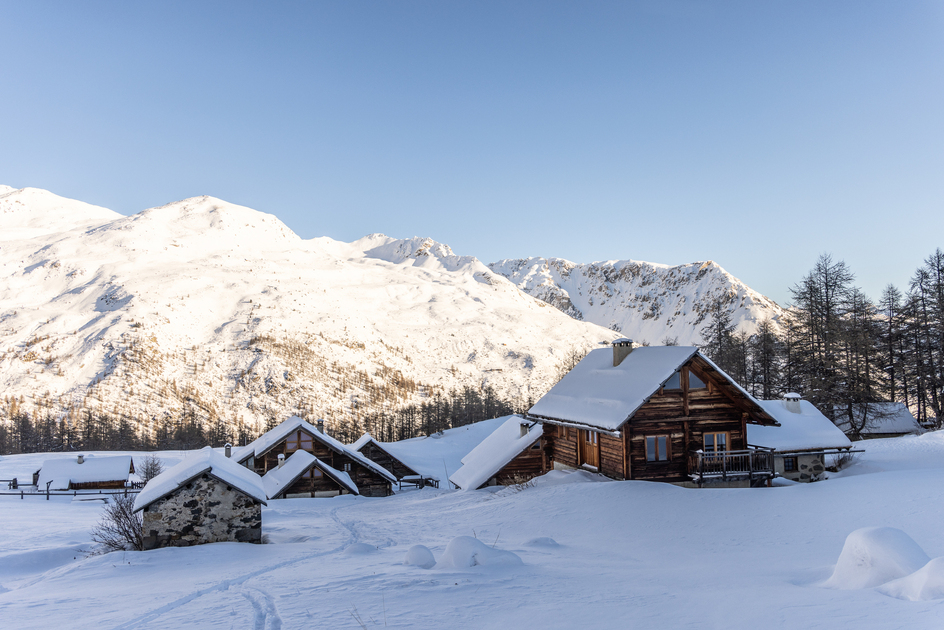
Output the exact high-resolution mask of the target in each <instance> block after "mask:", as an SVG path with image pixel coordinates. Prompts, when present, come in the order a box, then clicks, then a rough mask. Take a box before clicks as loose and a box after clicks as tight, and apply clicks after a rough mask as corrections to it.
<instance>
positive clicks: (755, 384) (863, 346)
mask: <svg viewBox="0 0 944 630" xmlns="http://www.w3.org/2000/svg"><path fill="white" fill-rule="evenodd" d="M854 280H855V276H854V274H853V272H852V270H851V269H850V268H849V267H848V265H846V263H845V262H843V261H841V260H834V259H833V258H832V256H830V255H829V254H823V255H821V256H820V257H819V259H818V260H817V261H816V264H815V265H814V266H813V268H812V269H811V270H810V271H809V272H808V273H807V274H806V275H805V276H804V277H803V278H802V280H800V282H798V283H797V284H795V285H794V286H793V287H792V288H791V289H790V294H791V298H792V300H793V303H792V305H791V306H790V307H789V308H788V309H787V311H786V315H785V317H784V320H783V321H782V322H780V324H781V325H780V327H779V330H778V327H777V326H775V325H774V323H773V322H771V321H769V320H765V321H762V322H760V324H759V325H758V327H757V330H756V332H755V333H754V334H753V335H748V334H747V333H745V332H743V331H739V332H738V331H736V330H735V326H734V325H733V324H732V322H731V315H730V313H729V312H726V311H724V310H723V309H721V308H720V305H718V306H717V307H716V308H714V309H713V310H712V313H711V316H710V317H709V321H708V323H707V325H706V326H705V327H704V328H703V329H702V331H701V333H702V337H703V341H704V343H703V346H702V350H703V351H704V352H705V354H706V355H707V356H708V357H709V358H710V359H711V360H712V361H714V362H715V363H717V364H718V366H719V367H720V368H721V369H723V370H724V371H725V372H727V373H728V374H729V375H730V376H732V377H733V378H734V379H735V380H737V381H738V382H739V383H740V384H741V385H742V386H743V387H745V388H746V389H747V390H748V391H750V393H751V394H752V395H754V396H756V397H758V398H762V399H771V398H776V397H779V396H780V395H782V394H784V393H787V392H797V393H799V394H801V395H802V396H803V397H804V398H806V399H807V400H809V401H810V402H812V403H813V404H814V405H815V406H816V407H817V408H818V409H820V410H821V411H822V412H823V413H824V414H825V415H826V416H828V417H829V418H830V419H832V420H833V421H834V422H841V421H844V422H848V423H849V426H850V427H852V429H853V431H856V432H858V431H862V430H864V429H865V428H867V427H868V426H870V425H871V424H873V423H874V422H875V421H876V420H878V419H879V418H880V417H881V413H880V411H879V407H878V406H876V405H875V403H881V402H890V401H894V402H902V403H904V404H905V405H906V406H907V407H908V408H909V409H911V411H912V412H913V413H914V414H915V416H916V417H917V419H918V420H919V422H921V423H922V424H926V425H930V426H935V427H937V428H940V427H941V424H942V420H944V417H942V413H941V405H942V402H944V401H942V398H944V392H942V388H944V252H942V251H941V250H940V249H938V250H936V251H935V252H934V253H933V254H932V255H931V256H929V257H928V258H926V259H925V261H924V263H923V264H922V265H921V266H920V267H919V268H918V269H917V270H916V271H915V273H914V275H913V276H912V277H911V279H910V281H909V283H908V286H907V288H906V289H904V290H901V289H899V288H898V287H896V286H894V285H892V284H889V285H888V286H887V287H885V289H884V291H883V292H882V295H881V297H880V298H879V301H878V302H874V301H873V300H872V299H870V298H869V296H867V295H866V294H865V293H863V292H862V290H861V289H859V288H858V287H856V286H855V285H854Z"/></svg>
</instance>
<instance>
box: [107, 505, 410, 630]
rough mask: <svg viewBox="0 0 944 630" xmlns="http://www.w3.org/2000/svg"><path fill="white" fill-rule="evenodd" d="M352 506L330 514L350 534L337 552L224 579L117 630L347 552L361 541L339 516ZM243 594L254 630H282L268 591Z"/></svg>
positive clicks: (247, 590) (246, 589)
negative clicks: (284, 571)
mask: <svg viewBox="0 0 944 630" xmlns="http://www.w3.org/2000/svg"><path fill="white" fill-rule="evenodd" d="M350 507H354V506H353V505H342V506H338V507H336V508H334V509H333V510H331V512H330V514H329V516H330V517H331V520H333V521H334V522H335V523H337V524H338V526H339V527H341V529H343V530H345V531H347V532H348V535H349V538H348V540H347V541H345V542H344V543H343V544H341V545H340V546H338V547H334V548H333V549H329V550H328V551H318V552H315V553H310V554H307V555H304V556H300V557H298V558H293V559H292V560H286V561H284V562H279V563H277V564H273V565H271V566H268V567H264V568H262V569H259V570H257V571H252V572H250V573H247V574H245V575H243V576H240V577H237V578H231V579H227V580H223V581H221V582H218V583H216V584H214V585H213V586H209V587H207V588H202V589H200V590H197V591H194V592H192V593H190V594H188V595H184V596H183V597H180V598H178V599H176V600H174V601H172V602H170V603H168V604H164V605H163V606H159V607H158V608H155V609H154V610H152V611H150V612H148V613H145V614H144V615H142V616H140V617H137V618H136V619H132V620H131V621H127V622H125V623H123V624H120V625H118V626H115V627H114V630H130V629H131V628H142V627H147V624H149V623H151V622H152V621H154V620H156V619H158V618H159V617H161V616H163V615H166V614H167V613H169V612H172V611H174V610H177V609H178V608H180V607H181V606H184V605H186V604H189V603H190V602H192V601H194V600H195V599H198V598H200V597H203V596H204V595H209V594H211V593H221V592H223V591H227V590H229V589H230V588H233V587H237V586H243V584H245V583H246V582H248V581H249V580H251V579H253V578H257V577H259V576H261V575H265V574H267V573H272V572H273V571H278V570H279V569H284V568H286V567H290V566H292V565H295V564H299V563H302V562H307V561H308V560H312V559H314V558H320V557H324V556H329V555H331V554H335V553H340V552H343V551H344V550H345V549H347V548H348V547H350V546H351V545H353V544H354V543H357V542H359V541H360V537H359V535H358V533H357V529H356V528H355V527H353V526H352V525H349V524H347V523H345V522H344V521H342V520H341V519H340V518H339V517H338V511H340V510H342V509H345V508H350ZM390 544H393V542H392V541H391V543H390ZM240 595H242V596H243V597H245V598H246V599H247V600H248V601H249V603H250V604H251V605H252V608H253V611H254V612H255V620H254V626H253V627H254V628H255V629H256V630H278V629H279V628H281V627H282V619H281V617H279V614H278V611H277V608H276V606H275V600H274V599H273V597H272V596H271V595H270V594H269V593H268V592H266V591H263V590H261V589H259V588H257V587H248V586H247V587H244V588H242V589H240Z"/></svg>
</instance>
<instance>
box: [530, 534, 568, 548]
mask: <svg viewBox="0 0 944 630" xmlns="http://www.w3.org/2000/svg"><path fill="white" fill-rule="evenodd" d="M525 546H526V547H560V543H558V542H557V541H556V540H554V539H553V538H551V537H549V536H538V537H537V538H532V539H531V540H529V541H528V542H526V543H525Z"/></svg>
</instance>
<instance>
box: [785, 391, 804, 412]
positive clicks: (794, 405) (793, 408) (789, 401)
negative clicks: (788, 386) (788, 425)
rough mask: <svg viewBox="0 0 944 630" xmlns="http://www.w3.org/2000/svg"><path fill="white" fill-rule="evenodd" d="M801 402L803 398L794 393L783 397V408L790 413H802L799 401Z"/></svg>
mask: <svg viewBox="0 0 944 630" xmlns="http://www.w3.org/2000/svg"><path fill="white" fill-rule="evenodd" d="M801 400H803V397H802V396H800V395H799V394H796V393H794V392H790V393H789V394H784V395H783V406H784V407H785V408H786V410H787V411H789V412H791V413H803V412H802V411H801V410H800V401H801Z"/></svg>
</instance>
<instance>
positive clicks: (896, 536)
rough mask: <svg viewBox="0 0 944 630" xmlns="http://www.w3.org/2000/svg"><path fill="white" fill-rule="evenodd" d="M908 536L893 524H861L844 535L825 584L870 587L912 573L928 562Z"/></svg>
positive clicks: (853, 587)
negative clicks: (877, 525)
mask: <svg viewBox="0 0 944 630" xmlns="http://www.w3.org/2000/svg"><path fill="white" fill-rule="evenodd" d="M928 560H930V558H928V556H927V554H925V553H924V550H922V549H921V547H919V546H918V543H916V542H915V541H914V540H912V538H911V536H909V535H908V534H906V533H905V532H903V531H901V530H900V529H895V528H894V527H865V528H862V529H857V530H855V531H854V532H852V533H851V534H849V536H848V537H847V538H846V543H845V544H844V545H843V546H842V553H840V554H839V562H838V563H836V569H835V570H834V571H833V574H832V576H831V577H830V578H829V579H828V580H826V581H825V582H824V583H823V586H825V587H827V588H838V589H842V590H853V589H860V588H872V587H874V586H879V585H881V584H885V583H886V582H890V581H891V580H897V579H898V578H902V577H905V576H906V575H909V574H911V573H914V572H915V571H917V570H918V569H920V568H921V567H923V566H924V565H926V564H927V563H928Z"/></svg>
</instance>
